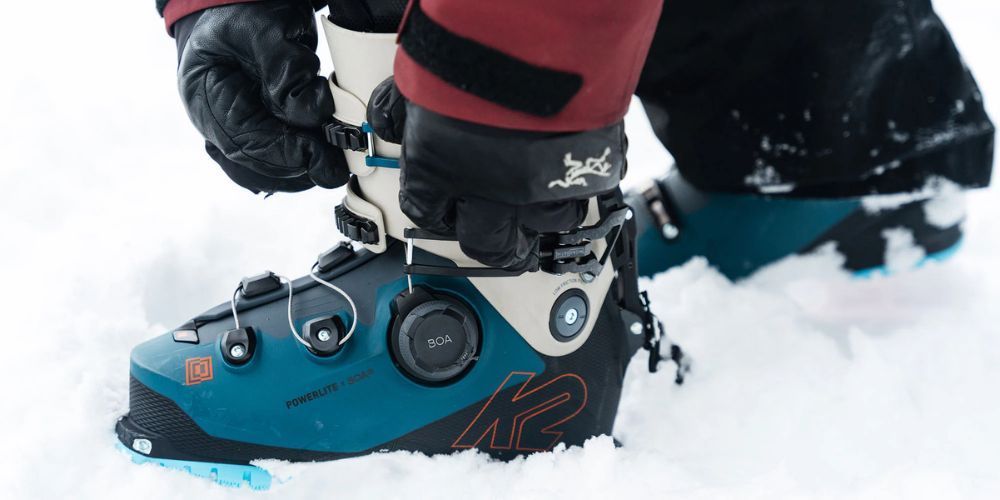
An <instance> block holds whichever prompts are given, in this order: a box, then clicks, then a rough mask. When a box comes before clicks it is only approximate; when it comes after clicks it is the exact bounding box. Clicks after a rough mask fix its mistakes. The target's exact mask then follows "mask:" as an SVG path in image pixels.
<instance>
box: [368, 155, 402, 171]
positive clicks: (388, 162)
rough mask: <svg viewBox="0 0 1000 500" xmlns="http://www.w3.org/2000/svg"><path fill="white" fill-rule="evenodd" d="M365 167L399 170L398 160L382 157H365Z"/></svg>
mask: <svg viewBox="0 0 1000 500" xmlns="http://www.w3.org/2000/svg"><path fill="white" fill-rule="evenodd" d="M365 165H368V166H369V167H381V168H399V160H397V159H395V158H386V157H384V156H366V157H365Z"/></svg>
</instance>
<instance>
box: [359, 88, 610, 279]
mask: <svg viewBox="0 0 1000 500" xmlns="http://www.w3.org/2000/svg"><path fill="white" fill-rule="evenodd" d="M368 122H369V124H371V126H372V128H373V129H374V130H375V133H376V134H378V135H379V137H382V138H383V139H385V140H387V141H391V142H401V143H402V158H401V159H400V169H401V172H400V193H399V202H400V207H401V208H402V210H403V213H405V214H406V215H407V217H409V218H410V219H411V220H412V221H413V222H414V223H416V224H417V225H418V226H420V227H421V228H422V229H426V230H429V231H432V232H435V233H439V234H454V235H455V236H456V237H457V238H458V242H459V244H460V246H461V248H462V251H463V252H464V253H465V254H466V255H468V256H469V257H472V258H474V259H476V260H478V261H479V262H482V263H483V264H486V265H488V266H491V267H501V268H507V269H511V270H534V269H535V268H537V266H538V253H539V237H538V235H539V233H551V232H561V231H568V230H571V229H573V228H575V227H577V226H579V225H580V224H581V223H582V222H583V219H584V217H585V216H586V213H587V203H588V200H589V199H590V198H591V197H593V196H595V195H597V194H600V193H605V192H608V191H611V190H613V189H615V188H616V187H617V186H618V183H619V181H620V180H621V178H622V177H623V176H624V174H625V150H626V148H627V141H626V139H625V131H624V125H623V124H622V123H621V122H618V123H616V124H613V125H611V126H608V127H605V128H601V129H596V130H588V131H584V132H577V133H550V132H535V131H521V130H510V129H500V128H495V127H489V126H485V125H479V124H475V123H471V122H467V121H463V120H457V119H454V118H449V117H446V116H443V115H440V114H437V113H434V112H432V111H430V110H428V109H426V108H423V107H421V106H419V105H416V104H414V103H412V102H407V101H406V99H405V98H404V97H403V96H402V95H401V94H400V93H399V90H398V89H397V88H396V86H395V85H394V84H393V83H392V80H391V79H389V80H386V81H385V82H383V83H382V84H380V85H379V86H378V87H377V88H376V89H375V92H374V93H373V94H372V98H371V99H370V101H369V106H368Z"/></svg>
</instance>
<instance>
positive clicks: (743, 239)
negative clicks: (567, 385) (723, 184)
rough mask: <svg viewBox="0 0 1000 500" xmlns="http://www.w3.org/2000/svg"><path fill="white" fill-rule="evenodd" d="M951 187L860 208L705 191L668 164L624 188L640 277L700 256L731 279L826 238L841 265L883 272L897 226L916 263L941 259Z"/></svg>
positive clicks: (957, 238)
mask: <svg viewBox="0 0 1000 500" xmlns="http://www.w3.org/2000/svg"><path fill="white" fill-rule="evenodd" d="M953 191H954V192H949V191H948V190H947V189H946V190H945V191H942V193H941V194H940V195H939V196H933V197H925V198H924V199H920V200H915V201H909V202H905V203H902V204H895V205H893V206H888V207H881V208H879V207H877V206H874V205H870V206H868V207H866V206H865V202H864V201H863V199H861V198H829V199H819V198H816V199H809V198H790V197H772V196H765V195H749V194H719V193H707V192H704V191H701V190H699V189H697V188H695V187H694V186H692V185H691V184H689V183H688V182H686V181H685V180H684V179H683V178H682V177H681V176H680V174H679V173H677V172H676V170H673V171H672V172H671V173H669V174H668V175H667V176H665V177H664V178H661V179H658V180H656V181H652V182H650V184H649V185H648V186H647V187H645V188H644V189H640V190H637V191H635V192H632V193H630V194H629V195H628V196H627V202H628V204H629V205H630V206H632V207H633V208H634V209H635V210H636V217H637V225H638V227H639V228H640V229H639V237H638V243H637V245H638V254H639V255H638V257H639V272H640V274H641V275H642V276H651V275H653V274H656V273H659V272H662V271H665V270H667V269H669V268H671V267H673V266H677V265H681V264H683V263H685V262H687V261H688V260H689V259H690V258H691V257H695V256H704V257H706V258H707V259H708V262H709V263H710V264H711V265H712V266H714V267H715V268H717V269H718V270H719V271H720V272H721V273H722V274H724V275H725V276H727V277H728V278H730V279H733V280H735V279H739V278H743V277H746V276H748V275H750V274H752V273H753V272H754V271H756V270H758V269H760V268H761V267H763V266H765V265H767V264H770V263H772V262H774V261H777V260H778V259H781V258H783V257H786V256H789V255H794V254H805V253H809V252H811V251H813V250H816V249H817V248H818V247H820V246H822V245H825V244H828V243H833V244H834V245H836V249H837V251H838V252H840V253H841V254H842V255H843V256H844V258H845V262H844V267H845V268H847V269H848V270H850V271H852V272H854V273H856V274H858V275H862V276H863V275H868V274H871V273H875V272H883V271H884V269H885V266H886V255H887V251H888V249H889V239H890V238H892V237H893V231H895V230H900V229H901V230H902V231H904V232H903V233H901V234H902V235H903V237H906V234H907V232H908V233H909V234H910V235H912V243H913V244H915V245H917V246H919V247H921V248H922V249H923V250H924V253H925V257H924V260H923V261H921V262H920V263H922V262H924V261H927V260H941V259H944V258H947V257H948V256H950V255H951V254H952V253H953V252H954V251H955V250H957V248H958V246H959V244H960V242H961V239H962V229H961V220H960V219H961V218H962V217H961V216H962V214H963V213H964V212H963V210H964V198H963V194H962V193H961V192H959V191H958V189H957V188H955V189H953ZM875 201H877V200H875ZM641 207H644V208H641ZM942 214H943V216H942ZM887 231H888V233H887ZM896 234H900V233H898V232H897V233H896ZM902 243H904V244H906V242H902ZM920 263H918V264H917V265H919V264H920Z"/></svg>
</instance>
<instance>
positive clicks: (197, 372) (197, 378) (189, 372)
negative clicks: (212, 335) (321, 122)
mask: <svg viewBox="0 0 1000 500" xmlns="http://www.w3.org/2000/svg"><path fill="white" fill-rule="evenodd" d="M213 377H214V375H213V374H212V357H211V356H206V357H204V358H188V359H186V360H185V361H184V385H195V384H200V383H202V382H207V381H209V380H212V378H213Z"/></svg>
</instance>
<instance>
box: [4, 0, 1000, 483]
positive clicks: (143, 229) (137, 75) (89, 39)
mask: <svg viewBox="0 0 1000 500" xmlns="http://www.w3.org/2000/svg"><path fill="white" fill-rule="evenodd" d="M55 3H56V5H53V2H48V3H46V4H45V5H46V7H55V8H50V9H48V11H49V12H51V13H42V12H41V10H42V9H40V8H38V7H36V6H34V5H33V4H32V3H31V2H15V3H12V4H10V5H7V6H6V9H5V11H6V12H5V14H4V15H3V16H2V17H0V42H2V43H0V47H3V48H2V49H0V51H2V52H0V53H2V55H3V60H4V76H3V78H2V79H0V96H3V97H2V102H3V113H2V116H3V118H2V119H0V152H2V156H0V185H2V186H3V190H4V193H3V195H2V196H0V234H2V237H3V240H4V245H3V250H2V254H0V255H2V258H0V276H2V277H3V291H2V292H0V294H2V295H3V301H2V306H0V310H2V314H3V316H4V317H5V318H8V319H7V320H6V324H7V325H8V327H7V330H6V332H5V334H4V340H5V342H4V348H3V349H2V351H0V352H2V354H0V370H2V373H0V396H2V401H3V403H2V404H0V450H2V453H0V455H2V456H0V484H3V485H4V486H0V488H2V489H0V491H4V493H0V496H4V497H8V498H9V497H10V496H13V497H15V498H77V497H88V498H90V497H93V498H118V497H121V498H136V497H141V498H144V499H152V498H160V497H163V498H188V499H189V498H217V497H219V498H221V497H234V496H237V495H248V493H247V492H246V491H245V490H244V491H237V490H229V489H225V488H222V487H218V486H215V485H213V484H211V483H209V482H207V481H204V480H200V479H196V478H193V477H189V476H187V475H184V474H181V473H176V472H171V471H167V470H164V469H160V468H156V467H152V466H147V467H138V466H134V465H132V464H131V463H130V462H129V461H128V459H127V458H126V457H125V456H123V455H122V454H120V453H118V452H117V451H115V449H114V448H113V444H114V442H115V441H114V438H113V433H112V426H113V423H114V421H115V419H116V418H117V417H118V416H119V415H120V414H122V413H123V412H124V411H125V408H126V404H127V402H126V400H127V388H126V385H127V370H128V353H129V349H130V347H131V346H132V345H133V344H135V343H137V342H138V341H140V340H142V339H145V338H148V337H150V336H152V335H155V334H158V333H160V332H162V331H163V330H165V328H167V327H170V326H174V325H175V324H177V323H178V322H179V321H181V320H183V319H186V318H187V317H188V316H189V315H191V314H192V313H196V312H198V311H200V310H202V309H204V308H205V307H207V306H210V305H214V304H215V303H217V302H219V301H220V300H222V299H223V298H224V297H226V296H227V294H228V293H229V292H230V291H231V289H232V288H231V287H232V284H233V283H234V282H235V280H237V279H238V278H239V277H240V276H243V275H245V274H249V273H251V272H254V271H258V270H261V269H265V268H270V269H274V270H276V271H280V272H282V273H287V274H302V273H303V272H304V271H306V266H307V265H308V263H311V262H312V259H313V258H314V257H315V255H316V253H317V252H318V251H319V250H321V249H323V248H326V247H327V246H329V245H330V244H331V243H332V242H334V241H336V240H337V239H338V238H339V237H338V235H337V234H336V230H335V229H334V227H333V224H332V219H331V215H332V208H333V205H334V204H335V202H336V200H338V199H339V194H338V193H336V192H335V193H330V192H323V191H320V190H314V191H312V192H309V193H306V194H303V195H298V196H275V197H273V198H271V199H268V200H266V201H262V200H260V199H257V198H254V197H251V196H249V195H248V194H246V193H245V192H243V191H241V190H240V189H237V188H235V187H234V186H232V185H231V184H230V183H229V181H228V180H226V179H225V178H224V177H223V176H222V175H221V173H220V172H219V171H218V169H217V168H215V167H214V165H212V164H211V163H210V160H208V159H207V157H206V156H205V155H204V153H203V151H202V150H201V148H200V146H199V140H198V137H197V136H196V133H195V132H194V131H193V130H192V128H191V127H190V125H189V124H188V122H187V119H186V117H185V116H184V114H183V111H182V110H181V107H180V105H179V101H178V98H177V97H175V96H176V90H175V86H174V73H173V61H174V57H175V55H174V50H173V47H172V43H171V40H170V39H168V38H167V37H166V36H165V35H164V34H163V32H162V27H161V25H160V21H159V20H158V19H157V18H156V17H155V15H154V14H153V12H152V3H153V2H152V1H151V0H143V1H139V2H92V3H88V4H86V5H83V4H80V3H78V2H73V3H70V2H55ZM938 9H939V10H940V12H941V14H942V16H943V17H944V18H945V20H946V21H947V22H948V23H949V25H950V26H951V28H952V29H953V31H954V36H955V37H956V39H957V41H958V44H959V46H960V47H961V48H962V50H963V51H964V54H965V57H966V59H967V61H968V63H969V64H970V66H971V67H972V68H973V69H974V70H975V73H976V75H977V77H978V78H979V80H980V83H981V84H982V86H983V88H984V94H985V95H986V99H987V101H988V103H989V104H990V105H992V106H993V108H992V111H993V113H992V114H993V116H994V117H1000V108H998V107H997V105H998V103H1000V64H997V63H996V59H995V57H996V55H995V50H996V48H997V45H998V42H1000V36H998V35H997V31H996V25H997V22H998V21H1000V5H998V4H997V3H996V2H995V1H993V0H940V1H939V2H938ZM630 118H631V121H630V126H631V127H632V129H633V144H635V147H634V149H633V154H634V158H633V159H632V162H631V164H632V165H633V172H632V173H631V174H630V177H631V180H632V181H633V182H634V181H635V180H637V179H640V178H642V177H645V176H647V175H651V174H652V173H654V172H656V171H658V170H661V169H662V168H664V166H665V164H666V154H665V153H664V152H663V151H662V150H661V149H660V147H659V145H658V144H657V143H656V142H655V141H654V139H652V137H651V136H650V134H649V132H648V129H646V128H645V127H646V125H645V123H644V122H643V121H642V120H643V119H642V117H641V116H640V115H637V114H634V115H632V116H631V117H630ZM970 202H971V203H970V217H969V220H968V225H967V231H968V236H967V238H966V245H965V248H964V250H963V252H962V253H960V254H959V256H958V257H957V258H956V259H954V260H952V261H950V262H947V263H945V264H942V265H931V266H928V267H926V268H924V269H921V270H919V271H915V272H910V273H905V274H903V275H899V276H895V277H893V278H890V279H872V280H868V281H856V280H851V279H849V278H848V277H847V276H846V275H844V274H842V273H840V272H838V271H837V270H836V257H835V256H833V255H825V256H817V257H811V258H800V259H793V260H789V261H786V262H783V263H780V264H778V265H776V266H774V267H773V268H770V269H767V270H765V271H763V272H761V273H759V274H758V275H757V276H755V277H753V278H751V279H750V280H748V281H746V282H743V283H739V284H735V285H734V284H732V283H729V282H727V281H726V280H725V279H724V278H722V277H721V276H720V275H719V274H718V273H716V272H714V271H713V270H711V269H710V268H708V267H707V266H706V265H705V263H704V262H701V261H692V262H690V263H689V264H687V265H686V266H683V267H682V268H678V269H675V270H673V271H670V272H668V273H666V274H664V275H662V276H659V277H657V278H656V279H655V280H653V281H652V282H651V283H649V284H648V285H649V286H650V287H651V289H652V293H653V297H654V301H655V303H656V311H657V313H659V314H660V315H661V316H662V317H663V318H664V320H665V322H666V324H667V326H668V328H669V329H670V331H671V332H672V334H673V335H674V337H675V338H676V339H677V340H679V341H680V342H681V343H682V344H683V345H684V346H685V347H687V348H688V349H689V350H690V351H691V352H692V353H693V355H694V356H695V357H696V358H697V363H698V364H697V366H696V371H695V373H694V374H693V375H692V377H691V378H690V381H689V383H688V384H687V385H685V386H684V387H683V388H676V387H674V386H673V385H672V384H671V380H670V373H669V371H662V372H661V373H659V374H657V375H655V376H651V375H649V374H647V373H644V372H643V370H642V365H643V363H635V364H634V365H633V368H634V370H633V372H632V373H630V374H629V383H628V387H627V391H626V395H625V399H624V401H623V404H622V411H621V414H620V415H619V419H618V422H617V425H616V435H617V437H618V438H619V439H620V440H621V441H622V442H623V443H624V444H625V446H624V447H623V448H617V449H616V448H614V447H613V444H612V440H611V439H610V438H607V437H604V438H597V439H593V440H591V441H590V442H588V443H587V445H586V446H584V447H583V448H574V449H569V450H561V451H557V452H555V453H547V454H540V455H535V456H532V457H530V458H528V459H526V460H520V461H515V462H513V463H496V462H491V461H489V460H487V459H486V458H484V457H483V456H479V455H475V454H472V453H463V454H459V455H455V456H446V457H435V458H428V457H423V456H416V455H408V454H388V455H379V456H372V457H367V458H360V459H355V460H349V461H342V462H335V463H326V464H318V465H295V466H287V465H286V466H282V465H277V466H275V469H274V471H275V473H276V474H277V475H278V476H279V477H285V478H289V477H290V478H291V480H290V481H289V482H287V483H285V484H282V485H278V486H276V487H275V488H273V489H272V491H271V492H270V493H269V494H268V495H271V496H275V497H279V498H287V497H306V496H315V495H317V494H319V495H323V496H343V497H349V498H350V497H369V498H403V497H406V498H411V497H414V496H416V497H421V496H428V497H444V496H449V497H450V496H458V495H461V496H462V497H463V498H480V497H490V498H541V497H547V496H549V495H550V494H551V495H556V496H560V497H585V498H593V497H610V496H614V497H617V496H619V495H621V496H628V497H644V498H665V497H678V498H688V497H697V498H702V497H708V498H715V497H724V498H732V497H737V498H747V497H751V498H753V497H759V498H776V497H777V498H784V497H821V498H838V497H855V496H861V497H899V498H923V497H927V498H931V497H934V498H952V497H969V498H996V497H997V496H1000V473H998V469H1000V331H998V330H1000V326H998V325H1000V307H998V304H1000V279H998V278H1000V262H997V260H996V249H997V248H1000V229H997V225H996V224H995V221H994V220H992V217H995V214H997V213H998V210H1000V199H998V196H997V192H996V190H990V191H984V192H978V193H975V194H973V195H972V196H971V197H970ZM251 234H256V235H258V236H257V237H252V238H251V237H248V235H251ZM259 235H265V236H259ZM640 356H642V355H641V354H640ZM261 496H263V495H261Z"/></svg>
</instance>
